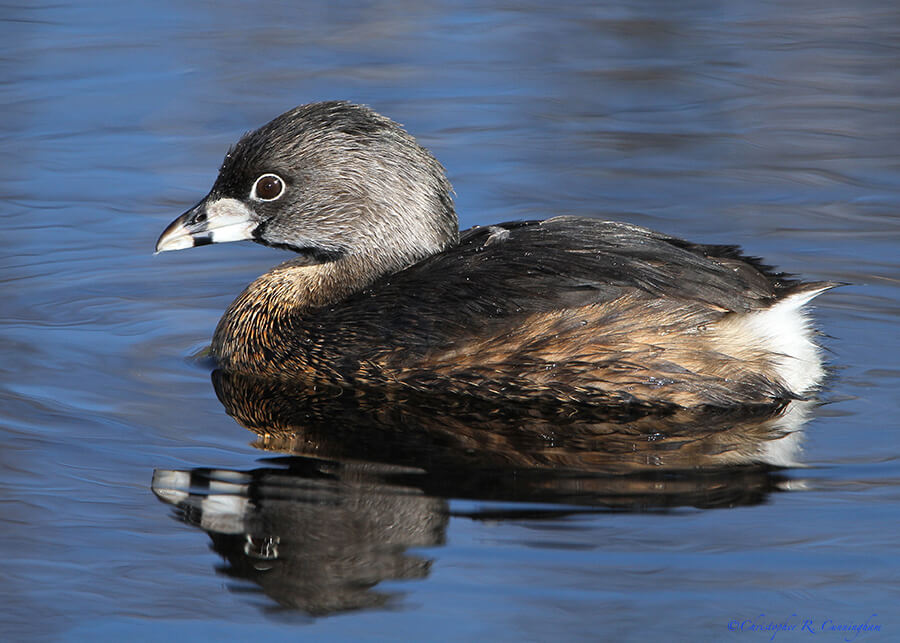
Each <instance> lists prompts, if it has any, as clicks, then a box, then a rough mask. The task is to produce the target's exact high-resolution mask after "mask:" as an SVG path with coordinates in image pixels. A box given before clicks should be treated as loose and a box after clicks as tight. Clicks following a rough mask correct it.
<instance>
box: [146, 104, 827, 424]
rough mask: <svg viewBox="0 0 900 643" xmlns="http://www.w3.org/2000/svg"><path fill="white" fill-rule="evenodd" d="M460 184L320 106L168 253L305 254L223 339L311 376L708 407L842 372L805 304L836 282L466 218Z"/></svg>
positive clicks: (607, 233)
mask: <svg viewBox="0 0 900 643" xmlns="http://www.w3.org/2000/svg"><path fill="white" fill-rule="evenodd" d="M453 194H454V193H453V188H452V186H451V184H450V182H449V180H448V178H447V174H446V171H445V170H444V167H443V166H442V165H441V164H440V162H439V161H438V160H437V159H436V158H435V157H434V156H433V155H432V154H431V153H430V152H429V151H428V150H426V149H425V148H424V147H423V146H422V145H420V144H419V143H418V142H417V141H416V139H415V138H414V137H413V136H412V135H410V134H409V133H408V132H407V131H406V130H405V129H404V128H403V127H402V126H401V125H399V124H398V123H396V122H394V121H393V120H391V119H389V118H387V117H385V116H382V115H380V114H378V113H377V112H375V111H374V110H372V109H371V108H369V107H366V106H363V105H357V104H353V103H349V102H345V101H327V102H317V103H310V104H306V105H301V106H299V107H295V108H293V109H291V110H289V111H287V112H285V113H283V114H281V115H280V116H278V117H276V118H275V119H274V120H272V121H270V122H269V123H267V124H265V125H263V126H262V127H260V128H259V129H257V130H255V131H252V132H249V133H247V134H245V135H244V136H243V137H242V138H240V140H239V141H238V142H237V143H236V144H235V145H233V146H232V147H231V148H230V149H229V150H228V152H227V153H226V155H225V159H224V161H223V162H222V165H221V167H220V169H219V172H218V176H217V178H216V180H215V182H214V184H213V186H212V189H211V190H210V192H209V194H207V195H206V197H204V198H203V199H202V200H201V201H200V202H199V203H197V204H196V205H195V206H193V207H192V208H190V209H189V210H187V211H186V212H185V213H184V214H182V215H181V216H180V217H178V218H177V219H175V220H174V221H173V222H172V223H171V224H170V225H169V226H168V227H167V228H166V229H165V230H164V232H163V233H162V235H161V236H160V237H159V239H158V241H157V243H156V251H157V253H160V252H165V251H170V250H179V249H185V248H190V247H195V246H201V245H206V244H211V243H222V242H230V241H240V240H251V241H254V242H257V243H261V244H263V245H267V246H271V247H274V248H282V249H287V250H289V251H291V252H293V253H294V255H293V256H292V258H291V259H289V260H287V261H285V262H283V263H281V264H279V265H277V266H276V267H274V268H273V269H271V270H270V271H269V272H267V273H265V274H264V275H262V276H261V277H259V278H257V279H256V280H255V281H253V282H252V283H251V284H250V285H249V286H247V288H246V289H245V290H244V291H243V292H242V293H241V294H240V295H239V296H238V297H237V298H236V299H235V300H234V302H233V303H232V304H231V305H230V306H229V307H228V309H227V310H226V311H225V313H224V315H223V316H222V318H221V320H220V321H219V323H218V325H217V327H216V329H215V332H214V334H213V337H212V342H211V345H210V349H209V350H210V354H211V355H212V357H213V358H214V360H215V361H216V364H217V367H218V368H220V369H223V370H224V371H225V372H230V373H236V374H242V375H247V376H253V377H260V378H273V379H276V380H287V381H290V382H294V383H297V384H298V385H302V386H308V387H310V390H313V389H315V388H316V387H335V388H336V389H339V390H342V391H343V390H357V391H364V390H373V389H378V390H381V391H390V390H398V391H404V390H405V391H415V392H417V393H425V394H434V395H441V396H454V397H458V398H460V399H462V398H467V397H468V398H472V399H480V400H488V401H491V400H494V401H496V402H498V403H501V402H503V403H513V404H517V403H521V404H527V403H529V402H541V403H546V402H550V403H554V404H574V405H588V406H608V407H624V408H632V409H641V408H646V409H664V408H669V409H672V408H688V409H693V408H715V407H721V408H733V407H738V406H747V405H778V404H784V403H786V401H788V400H793V399H806V398H808V397H809V396H810V395H812V394H814V392H815V391H816V390H817V388H818V387H819V385H820V384H821V382H822V380H823V379H824V376H825V372H826V371H825V368H824V365H823V362H822V357H821V348H820V347H819V346H818V344H817V343H816V341H815V335H816V331H815V329H814V328H813V325H812V322H811V320H810V317H809V315H808V308H807V304H808V303H809V302H810V301H811V300H812V299H813V298H814V297H816V296H817V295H819V294H821V293H823V292H825V291H827V290H829V289H830V288H833V287H834V286H836V285H838V284H836V283H833V282H827V281H817V282H804V281H801V280H798V279H796V278H794V277H793V276H790V275H787V274H785V273H782V272H778V271H776V270H775V269H774V268H772V267H771V266H768V265H765V264H764V263H763V262H762V261H761V260H760V259H758V258H754V257H749V256H746V255H745V254H744V253H743V252H742V250H741V249H740V247H739V246H735V245H708V244H700V243H693V242H689V241H686V240H683V239H680V238H677V237H673V236H670V235H667V234H664V233H661V232H656V231H653V230H649V229H646V228H643V227H640V226H637V225H632V224H630V223H625V222H617V221H607V220H603V219H602V218H599V217H598V218H593V217H573V216H555V217H550V218H546V219H541V220H527V221H510V222H505V223H498V224H494V225H485V226H475V227H473V228H470V229H468V230H465V231H462V232H460V231H459V226H458V219H457V214H456V210H455V205H454V199H453Z"/></svg>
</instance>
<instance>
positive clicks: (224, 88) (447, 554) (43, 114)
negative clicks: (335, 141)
mask: <svg viewBox="0 0 900 643" xmlns="http://www.w3.org/2000/svg"><path fill="white" fill-rule="evenodd" d="M0 34H2V38H0V70H2V71H0V78H2V81H0V97H2V104H3V116H4V117H3V119H0V141H2V143H0V145H2V149H3V152H4V158H5V161H4V162H3V163H0V194H2V197H3V205H2V209H0V213H2V217H3V235H2V241H0V248H2V250H0V253H2V255H0V256H2V259H0V261H2V266H3V272H2V282H0V289H2V291H0V338H2V339H0V354H2V359H0V436H2V441H3V445H4V447H3V449H2V451H0V498H2V510H0V557H2V565H0V569H2V571H0V578H2V583H0V596H2V600H0V622H2V629H3V631H4V633H5V638H9V639H11V640H36V639H51V640H64V641H72V640H81V639H86V638H92V639H93V638H100V639H122V638H126V637H127V638H129V639H136V640H161V639H165V638H177V639H186V638H188V637H203V638H213V637H215V638H219V639H222V640H245V639H248V638H251V637H253V638H257V637H265V638H268V639H271V640H297V639H302V638H309V639H314V640H318V639H322V638H329V639H339V640H357V639H360V638H366V639H369V638H376V639H394V638H416V639H423V640H468V639H473V638H477V639H499V640H513V639H516V640H518V639H520V638H526V639H530V640H557V639H591V640H596V639H610V640H641V639H646V638H661V639H665V640H710V639H724V640H732V639H737V640H769V637H770V635H771V634H770V633H765V632H759V631H744V632H743V633H741V632H732V631H729V629H728V627H729V623H732V622H738V623H740V622H744V621H746V623H745V628H747V629H748V630H749V628H750V627H752V626H754V625H756V626H762V627H765V626H766V624H767V623H768V622H769V621H774V622H781V621H787V622H788V624H789V625H796V626H797V628H796V629H795V630H794V631H789V632H782V633H779V634H777V636H776V640H799V639H806V638H808V637H810V636H813V635H812V634H810V633H808V632H804V631H802V629H801V626H802V624H803V623H804V621H806V620H809V621H810V624H811V627H813V628H815V630H816V632H817V633H818V638H819V639H822V640H834V641H838V640H844V639H845V638H846V639H849V640H854V637H856V636H857V635H856V634H855V633H853V632H851V633H849V634H847V633H840V632H836V631H832V630H830V629H828V628H829V627H831V626H830V625H826V630H824V631H822V630H821V626H822V625H823V623H825V622H826V621H829V620H830V621H831V622H832V624H833V625H836V626H839V625H848V624H849V625H853V624H857V625H858V624H863V623H865V622H866V621H867V619H868V622H869V623H870V624H877V625H878V626H879V627H880V628H881V631H880V632H874V633H865V634H863V635H861V636H859V637H858V638H856V640H861V639H871V640H876V639H884V640H891V639H896V638H897V637H898V636H900V634H898V633H900V615H898V613H897V612H898V611H897V609H896V605H897V604H898V598H900V580H898V579H900V561H898V557H897V551H898V545H900V537H898V530H897V525H898V521H900V492H898V486H897V481H898V480H900V466H898V455H900V440H898V431H900V421H898V419H897V418H898V415H900V414H898V411H900V405H898V399H900V398H898V396H897V387H898V384H900V381H898V380H900V370H898V367H897V364H898V360H900V342H898V339H897V321H898V313H900V304H898V285H900V260H898V259H900V253H898V248H900V217H898V215H897V212H898V209H900V162H898V154H897V150H898V149H900V119H898V117H897V115H898V113H900V64H898V62H900V49H898V46H897V43H898V42H900V10H898V9H897V8H895V6H894V4H893V3H890V2H874V1H873V2H859V3H855V4H853V6H850V4H849V3H843V6H842V5H841V4H840V3H822V2H812V1H809V2H802V1H798V2H789V3H783V2H782V3H776V2H759V3H738V2H722V3H713V2H689V3H679V4H678V5H677V6H676V5H674V4H672V3H668V2H652V1H648V2H637V3H627V4H622V5H619V4H617V3H608V4H600V5H593V4H584V5H570V6H568V7H567V8H565V9H558V8H550V7H548V6H544V5H543V4H542V3H533V4H528V3H525V4H521V5H519V6H512V5H509V4H504V3H497V4H488V5H487V6H482V7H478V8H476V7H474V6H465V5H453V4H444V3H428V2H426V3H405V4H403V5H397V4H396V3H360V2H350V3H342V4H339V5H336V6H332V7H326V6H325V5H322V6H319V7H302V8H300V7H297V6H294V5H293V4H292V3H284V4H279V3H266V4H265V5H264V6H257V7H250V6H243V5H241V4H239V3H231V2H218V3H213V2H193V3H167V4H165V5H163V4H161V3H151V2H134V3H121V4H119V5H115V4H109V3H100V2H95V3H91V2H83V3H77V4H68V3H53V4H47V5H43V4H41V3H39V2H35V3H27V4H17V5H9V6H5V7H4V8H3V9H2V10H0ZM333 98H344V99H349V100H353V101H357V102H363V103H367V104H369V105H371V106H373V107H374V108H376V109H377V110H378V111H381V112H382V113H385V114H387V115H389V116H391V117H392V118H394V119H395V120H398V121H400V122H402V123H404V124H405V125H406V127H407V128H408V129H409V131H410V132H412V133H413V134H415V135H416V136H417V137H418V138H419V139H420V140H421V141H422V142H424V143H425V144H426V145H427V146H428V147H429V148H430V149H432V151H433V152H434V153H435V155H436V156H437V157H438V158H439V159H441V161H442V162H443V163H444V164H445V166H446V167H447V169H448V172H449V175H450V177H451V179H452V181H453V183H454V185H455V188H456V191H457V205H458V210H459V212H460V216H461V222H462V225H463V226H464V227H467V226H470V225H474V224H486V223H490V222H494V221H500V220H509V219H517V218H531V217H545V216H550V215H553V214H576V215H586V216H601V217H604V218H615V219H625V220H628V221H632V222H634V223H638V224H641V225H647V226H650V227H653V228H657V229H661V230H663V231H666V232H669V233H674V234H678V235H680V236H684V237H687V238H691V239H693V240H697V241H702V242H707V243H740V244H742V245H743V246H745V248H746V249H747V250H748V251H749V252H750V253H751V254H754V255H759V256H763V257H765V258H766V260H767V261H769V262H772V263H775V264H777V265H779V266H781V267H782V268H784V269H786V270H789V271H792V272H796V273H801V274H803V275H804V276H806V277H808V278H811V279H832V280H839V281H845V282H850V283H851V284H852V285H851V286H849V287H846V288H843V289H840V290H838V291H835V292H833V293H829V294H827V295H825V296H823V297H822V298H821V299H820V300H818V302H817V311H816V316H817V320H818V324H819V326H820V327H821V328H822V329H823V330H824V331H825V332H826V333H827V334H828V335H829V336H830V337H829V338H827V339H826V344H827V346H828V347H829V349H830V351H831V352H830V354H829V359H830V361H831V363H832V364H833V366H834V371H833V375H832V377H831V379H830V381H829V383H828V386H827V388H826V390H825V392H824V393H823V399H824V400H825V401H826V402H828V403H827V404H825V405H824V406H820V407H815V408H798V409H795V410H793V411H792V412H791V414H790V415H789V416H788V417H787V418H781V419H775V420H773V419H771V418H753V419H750V420H746V419H744V420H741V421H736V420H734V419H733V418H730V419H729V418H724V419H723V418H706V419H704V420H703V421H702V422H698V421H696V419H694V420H690V421H687V420H686V421H685V422H683V423H681V424H678V423H677V422H676V423H674V424H673V423H668V424H666V425H664V426H652V425H646V424H645V425H640V424H639V425H635V424H622V423H620V422H611V421H609V419H604V418H596V419H595V420H594V421H593V422H592V423H589V424H588V425H587V426H585V425H583V424H582V425H576V424H573V423H572V422H571V421H569V420H567V419H565V418H558V419H557V420H552V421H544V420H540V419H534V418H524V419H523V418H512V419H510V418H499V419H498V418H493V419H491V418H485V417H484V416H483V415H479V411H477V410H476V411H473V412H472V413H471V414H470V415H464V416H463V418H462V419H459V418H455V419H454V417H453V413H449V412H446V410H445V409H429V408H428V407H427V406H421V407H417V406H400V407H399V408H395V407H391V406H387V407H384V406H381V407H377V408H374V407H366V406H365V405H363V404H360V405H357V406H354V405H344V404H339V405H337V406H336V405H335V404H334V402H333V401H329V400H316V399H312V400H303V401H302V403H301V404H300V405H299V407H298V406H294V407H288V408H287V409H286V410H285V409H283V408H282V409H278V408H274V407H275V404H274V403H273V405H272V408H269V407H265V405H263V406H262V407H260V406H259V399H260V398H259V397H258V395H257V397H254V393H253V391H249V392H248V390H247V387H246V386H244V385H243V384H242V383H241V382H239V381H228V380H227V379H223V378H211V377H210V371H209V368H208V367H207V366H206V365H205V364H204V363H203V362H202V361H198V360H196V359H194V358H193V357H192V356H193V355H195V354H196V353H197V352H199V351H200V350H201V349H203V347H204V346H205V345H206V344H207V342H208V340H209V337H210V335H211V332H212V330H213V328H214V325H215V323H216V321H217V319H218V317H219V315H220V314H221V313H222V311H223V310H224V309H225V307H226V306H227V304H228V303H229V302H230V300H231V299H232V298H233V297H234V296H235V295H236V293H238V292H239V291H240V289H241V288H242V287H243V286H244V285H245V284H246V283H248V282H249V281H250V280H252V279H253V278H254V277H255V276H257V275H259V274H261V273H262V272H264V271H265V270H267V269H268V268H269V267H271V266H272V265H274V264H275V263H277V262H278V261H280V260H282V259H283V258H284V254H283V253H282V252H279V251H276V250H271V249H267V248H263V247H260V246H254V245H252V244H228V245H223V246H214V247H207V248H202V249H198V250H192V251H189V252H182V253H167V254H166V255H160V256H157V257H154V256H152V248H153V243H154V241H155V239H156V237H157V235H158V234H159V232H160V231H161V230H162V228H163V227H164V226H165V225H166V224H167V223H168V222H169V221H170V220H171V219H172V218H174V217H175V216H176V215H177V214H179V213H180V212H182V211H183V210H184V209H186V208H187V207H188V206H190V205H191V204H193V203H194V202H195V201H196V200H198V199H199V198H200V197H201V196H203V195H204V194H205V193H206V190H207V189H208V188H209V186H210V184H211V182H212V180H213V178H214V175H215V171H216V169H217V167H218V164H219V162H220V160H221V156H222V154H223V153H224V151H225V149H226V148H227V146H228V144H230V143H231V142H233V141H234V140H235V139H236V138H237V137H238V136H239V135H240V134H241V133H242V132H244V131H246V130H248V129H252V128H253V127H256V126H258V125H259V124H261V123H263V122H265V121H267V120H268V119H270V118H272V117H273V116H275V115H277V114H278V113H280V112H282V111H283V110H285V109H287V108H289V107H292V106H294V105H295V104H299V103H303V102H309V101H313V100H323V99H333ZM217 391H218V396H217ZM266 395H268V397H265V398H263V399H267V400H270V401H271V400H274V401H277V400H279V399H282V400H283V399H284V398H285V397H287V398H288V400H290V399H292V397H291V394H290V391H288V392H283V391H282V392H281V396H280V397H279V394H278V392H275V393H273V392H271V391H269V392H268V393H266ZM219 397H221V398H222V401H220V400H219ZM254 399H255V400H256V401H257V402H256V403H255V404H256V405H254V403H253V402H252V401H251V402H247V400H254ZM293 399H294V400H295V401H296V396H294V398H293ZM226 408H227V409H228V410H229V411H230V412H231V413H232V415H234V416H235V417H236V419H233V418H232V417H231V416H229V414H228V413H227V412H226ZM242 409H243V410H242ZM247 409H250V411H247ZM254 409H255V410H257V411H259V413H258V415H257V416H254V415H253V412H252V411H253V410H254ZM285 413H286V414H287V417H286V419H285V417H284V414H285ZM279 414H281V415H279ZM273 418H274V419H273ZM279 419H280V420H282V421H288V422H293V423H295V424H297V423H300V424H302V425H303V426H306V427H308V429H309V435H308V436H307V437H308V440H307V441H306V442H305V443H294V444H291V445H286V444H284V443H279V442H278V441H277V440H272V439H270V440H264V439H257V437H256V435H255V434H254V433H251V432H250V431H248V430H247V429H246V428H244V426H242V423H243V424H244V425H250V426H254V423H256V425H257V426H261V423H264V422H265V421H274V420H279ZM236 420H237V421H236ZM286 447H291V448H293V449H294V451H295V453H296V454H297V455H295V456H294V457H293V458H289V457H285V456H284V454H283V449H284V448H286ZM764 463H769V464H779V465H782V467H783V468H772V467H770V466H765V464H764ZM696 467H701V468H700V469H697V468H696ZM154 471H156V477H155V478H154ZM151 484H153V485H154V487H155V489H156V492H157V494H159V496H160V497H161V499H162V500H164V502H160V500H159V499H157V497H156V496H155V495H154V492H153V490H151ZM173 511H174V513H173ZM873 614H875V615H877V616H872V615H873ZM738 627H739V626H738Z"/></svg>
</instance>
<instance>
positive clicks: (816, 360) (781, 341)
mask: <svg viewBox="0 0 900 643" xmlns="http://www.w3.org/2000/svg"><path fill="white" fill-rule="evenodd" d="M836 285H837V284H833V283H819V284H804V286H803V287H801V289H798V290H796V291H795V292H793V293H791V294H789V295H787V296H786V297H784V298H783V299H780V300H779V301H778V302H776V303H775V304H773V305H772V306H770V307H769V308H766V309H764V310H757V311H753V312H750V313H745V314H740V315H735V316H733V317H731V318H730V319H729V321H728V323H727V325H726V326H727V327H725V328H721V329H720V332H723V334H724V335H727V336H728V337H730V338H732V339H733V340H737V338H738V337H740V338H741V339H740V341H741V342H742V343H744V345H746V346H747V347H748V348H750V349H751V350H755V351H760V352H764V353H768V354H769V356H770V357H769V358H770V360H771V362H772V363H773V365H774V370H775V373H774V375H775V376H776V377H777V379H778V380H779V381H780V382H781V383H782V384H783V385H784V386H786V387H787V389H788V390H790V391H791V392H792V393H795V394H797V395H803V394H805V393H808V392H810V391H811V390H812V389H814V388H815V387H816V386H818V385H819V384H820V383H821V381H822V379H823V378H824V377H825V368H824V367H823V366H822V357H821V349H820V348H819V347H818V346H817V345H816V343H815V342H814V341H813V333H814V330H813V328H812V324H811V322H810V319H809V317H808V316H807V314H806V312H807V311H806V310H804V308H803V307H804V306H805V305H806V304H808V303H809V302H810V301H811V300H812V299H813V298H814V297H816V296H817V295H820V294H821V293H823V292H825V291H826V290H829V289H831V288H834V287H835V286H836Z"/></svg>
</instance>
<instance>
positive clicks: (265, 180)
mask: <svg viewBox="0 0 900 643" xmlns="http://www.w3.org/2000/svg"><path fill="white" fill-rule="evenodd" d="M282 194H284V181H282V180H281V177H280V176H278V175H277V174H263V175H262V176H261V177H259V178H258V179H256V183H254V184H253V190H252V191H251V192H250V196H251V197H252V198H254V199H259V200H260V201H274V200H275V199H277V198H278V197H280V196H281V195H282Z"/></svg>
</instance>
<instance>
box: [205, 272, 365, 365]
mask: <svg viewBox="0 0 900 643" xmlns="http://www.w3.org/2000/svg"><path fill="white" fill-rule="evenodd" d="M379 276H381V275H380V274H378V273H377V272H374V273H373V271H372V270H371V266H370V265H369V264H368V263H367V262H366V261H365V260H364V259H363V258H355V257H352V256H350V257H344V258H342V259H340V260H338V261H331V262H325V263H320V264H313V265H308V264H307V263H305V262H303V261H302V260H293V261H287V262H285V263H283V264H281V265H280V266H277V267H275V268H273V269H272V270H270V271H269V272H267V273H266V274H264V275H263V276H261V277H259V278H258V279H257V280H256V281H254V282H253V283H251V284H250V285H249V286H247V288H246V289H245V290H244V292H242V293H241V294H240V295H239V296H238V297H237V299H235V300H234V301H233V302H232V303H231V305H230V306H229V307H228V310H226V311H225V314H224V315H223V316H222V319H221V320H219V325H218V326H217V327H216V332H215V334H214V335H213V341H212V346H211V351H212V354H213V356H214V357H215V358H216V359H217V360H218V362H219V365H220V366H221V367H222V368H224V369H226V370H228V371H232V372H239V373H248V374H255V375H262V376H276V375H278V374H280V373H284V372H285V370H286V369H285V365H286V363H287V362H290V361H298V359H299V360H301V361H302V360H304V359H308V361H307V362H306V363H302V364H301V363H298V364H296V365H295V366H296V368H297V369H298V370H306V369H307V368H308V369H310V370H311V371H313V370H315V369H316V368H319V369H321V368H323V366H324V365H323V364H322V363H318V364H317V363H316V362H327V361H328V355H326V354H325V353H324V352H323V351H324V350H325V349H326V348H327V347H324V346H321V345H320V341H319V339H321V338H318V339H317V338H315V337H313V335H314V334H315V335H318V333H313V329H312V328H311V327H310V325H309V324H304V323H302V322H303V320H304V317H306V316H307V315H306V314H307V313H309V312H310V311H312V310H314V309H317V308H323V307H326V306H330V305H332V304H335V303H337V302H339V301H342V300H344V299H346V298H347V297H349V296H350V295H352V294H353V293H355V292H358V291H360V290H362V289H363V288H365V287H366V286H368V285H369V284H370V283H372V282H373V281H374V280H375V279H377V278H378V277H379ZM298 342H299V343H301V344H303V343H309V344H310V346H309V347H308V358H304V356H303V354H304V352H303V351H299V352H298V351H297V344H298ZM316 351H319V352H318V353H316Z"/></svg>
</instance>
